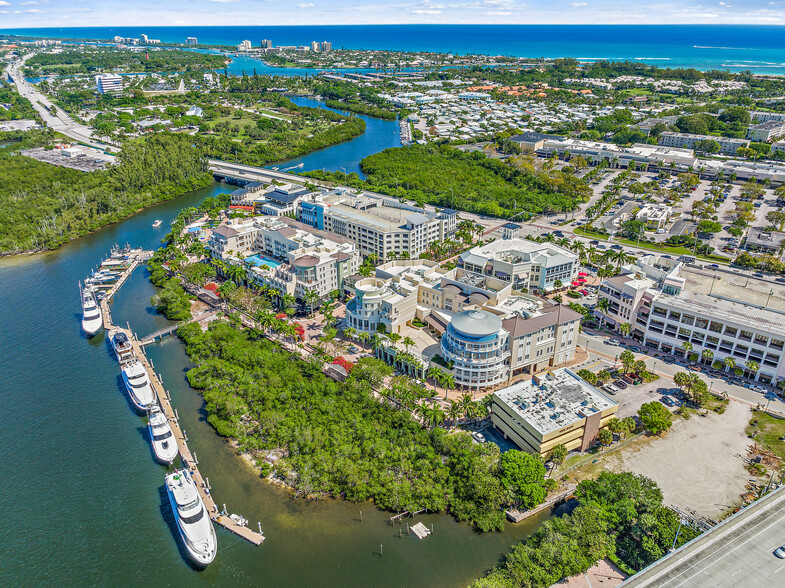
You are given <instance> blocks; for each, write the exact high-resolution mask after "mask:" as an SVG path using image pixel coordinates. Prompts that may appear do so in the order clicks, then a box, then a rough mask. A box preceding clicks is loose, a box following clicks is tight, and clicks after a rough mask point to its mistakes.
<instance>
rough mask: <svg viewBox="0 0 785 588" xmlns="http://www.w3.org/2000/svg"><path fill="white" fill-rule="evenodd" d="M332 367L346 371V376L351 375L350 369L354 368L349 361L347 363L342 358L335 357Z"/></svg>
mask: <svg viewBox="0 0 785 588" xmlns="http://www.w3.org/2000/svg"><path fill="white" fill-rule="evenodd" d="M333 365H339V366H341V367H342V368H343V369H345V370H346V373H347V374H348V373H351V371H352V369H353V368H354V364H353V363H352V362H350V361H347V360H346V359H344V358H343V357H336V358H335V359H334V360H333Z"/></svg>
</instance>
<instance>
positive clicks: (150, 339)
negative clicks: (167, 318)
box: [139, 310, 220, 347]
mask: <svg viewBox="0 0 785 588" xmlns="http://www.w3.org/2000/svg"><path fill="white" fill-rule="evenodd" d="M219 312H220V311H219V310H207V311H205V312H203V313H201V314H198V315H196V316H195V317H191V318H190V319H188V320H187V321H183V322H180V323H177V324H176V325H171V326H169V327H164V328H163V329H158V330H157V331H155V332H154V333H150V334H149V335H147V336H146V337H142V338H141V339H139V345H140V346H141V347H144V346H145V345H150V343H155V342H156V340H158V339H163V338H164V337H166V336H167V335H170V334H172V333H174V332H175V331H176V330H177V329H179V328H180V327H182V326H183V325H187V324H188V323H195V322H196V321H201V320H204V319H206V318H210V317H213V316H215V315H216V314H218V313H219Z"/></svg>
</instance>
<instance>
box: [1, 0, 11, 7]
mask: <svg viewBox="0 0 785 588" xmlns="http://www.w3.org/2000/svg"><path fill="white" fill-rule="evenodd" d="M0 6H11V4H10V3H9V2H6V1H5V0H0Z"/></svg>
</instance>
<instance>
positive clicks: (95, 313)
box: [80, 286, 104, 335]
mask: <svg viewBox="0 0 785 588" xmlns="http://www.w3.org/2000/svg"><path fill="white" fill-rule="evenodd" d="M80 287H81V286H80ZM103 324H104V320H103V318H102V317H101V309H100V308H98V303H97V302H96V301H95V293H94V292H93V290H92V288H89V287H84V288H82V330H83V331H84V332H85V333H87V334H88V335H95V334H96V333H97V332H98V331H99V330H100V329H101V327H102V326H103Z"/></svg>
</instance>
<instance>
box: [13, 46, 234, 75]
mask: <svg viewBox="0 0 785 588" xmlns="http://www.w3.org/2000/svg"><path fill="white" fill-rule="evenodd" d="M146 55H149V59H147V57H146ZM224 60H225V58H224V57H223V56H221V55H211V54H207V53H197V52H195V51H178V50H173V49H161V50H154V49H150V50H149V51H146V52H141V51H128V50H123V49H118V48H116V47H84V46H82V47H79V48H75V49H69V48H63V50H62V52H60V53H39V54H38V55H36V56H34V57H32V58H30V59H29V60H28V61H27V63H26V64H25V75H27V76H36V75H50V74H55V75H73V74H86V73H96V72H113V71H127V72H156V73H159V72H175V71H195V70H210V69H217V68H219V67H223V66H224V65H225V61H224Z"/></svg>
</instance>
